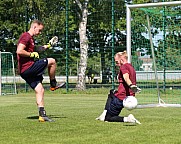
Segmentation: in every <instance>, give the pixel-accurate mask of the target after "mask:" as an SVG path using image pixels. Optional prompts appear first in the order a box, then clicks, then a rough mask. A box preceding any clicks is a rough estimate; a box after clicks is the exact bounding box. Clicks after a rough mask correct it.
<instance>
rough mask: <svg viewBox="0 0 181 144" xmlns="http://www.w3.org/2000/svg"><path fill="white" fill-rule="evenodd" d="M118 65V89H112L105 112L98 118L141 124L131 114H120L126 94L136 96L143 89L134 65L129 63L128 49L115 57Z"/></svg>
mask: <svg viewBox="0 0 181 144" xmlns="http://www.w3.org/2000/svg"><path fill="white" fill-rule="evenodd" d="M114 59H115V63H116V66H118V67H119V74H118V82H119V86H118V90H117V91H116V90H110V94H109V95H108V98H107V102H106V105H105V109H104V111H103V113H102V114H101V115H100V116H99V117H98V118H96V120H101V121H108V122H129V123H138V124H141V123H140V122H139V121H138V120H136V119H135V117H134V116H133V115H132V114H130V115H128V117H122V116H119V114H120V113H121V110H122V109H123V108H124V106H123V100H124V98H126V96H135V93H136V92H140V91H141V89H140V88H138V87H137V86H136V72H135V69H134V68H133V66H132V65H131V64H130V63H128V56H127V53H126V51H124V52H118V53H117V54H116V55H115V57H114Z"/></svg>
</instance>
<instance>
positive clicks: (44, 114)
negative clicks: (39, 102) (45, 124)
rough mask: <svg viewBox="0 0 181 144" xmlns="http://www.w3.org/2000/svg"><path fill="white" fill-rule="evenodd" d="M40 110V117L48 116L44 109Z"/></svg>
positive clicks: (40, 108)
mask: <svg viewBox="0 0 181 144" xmlns="http://www.w3.org/2000/svg"><path fill="white" fill-rule="evenodd" d="M38 109H39V116H42V117H44V116H46V111H45V109H44V107H39V108H38Z"/></svg>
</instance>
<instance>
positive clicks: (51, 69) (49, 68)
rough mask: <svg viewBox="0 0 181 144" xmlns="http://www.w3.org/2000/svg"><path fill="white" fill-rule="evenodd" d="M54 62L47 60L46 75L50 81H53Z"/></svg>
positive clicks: (50, 59) (51, 59)
mask: <svg viewBox="0 0 181 144" xmlns="http://www.w3.org/2000/svg"><path fill="white" fill-rule="evenodd" d="M55 71H56V61H55V59H53V58H48V75H49V77H50V80H53V79H55Z"/></svg>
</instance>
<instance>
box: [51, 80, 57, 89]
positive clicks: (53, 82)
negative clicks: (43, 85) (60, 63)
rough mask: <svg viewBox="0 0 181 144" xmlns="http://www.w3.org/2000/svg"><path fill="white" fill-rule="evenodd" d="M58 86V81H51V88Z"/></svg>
mask: <svg viewBox="0 0 181 144" xmlns="http://www.w3.org/2000/svg"><path fill="white" fill-rule="evenodd" d="M56 85H57V81H56V79H52V80H50V86H51V87H56Z"/></svg>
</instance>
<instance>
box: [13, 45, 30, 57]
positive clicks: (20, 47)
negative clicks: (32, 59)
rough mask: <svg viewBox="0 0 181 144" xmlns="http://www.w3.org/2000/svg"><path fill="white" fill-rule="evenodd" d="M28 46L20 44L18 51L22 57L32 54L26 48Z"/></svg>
mask: <svg viewBox="0 0 181 144" xmlns="http://www.w3.org/2000/svg"><path fill="white" fill-rule="evenodd" d="M25 48H26V46H25V45H24V44H22V43H20V44H18V47H17V50H16V53H17V54H18V55H20V56H22V57H29V56H30V52H27V51H26V50H25Z"/></svg>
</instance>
